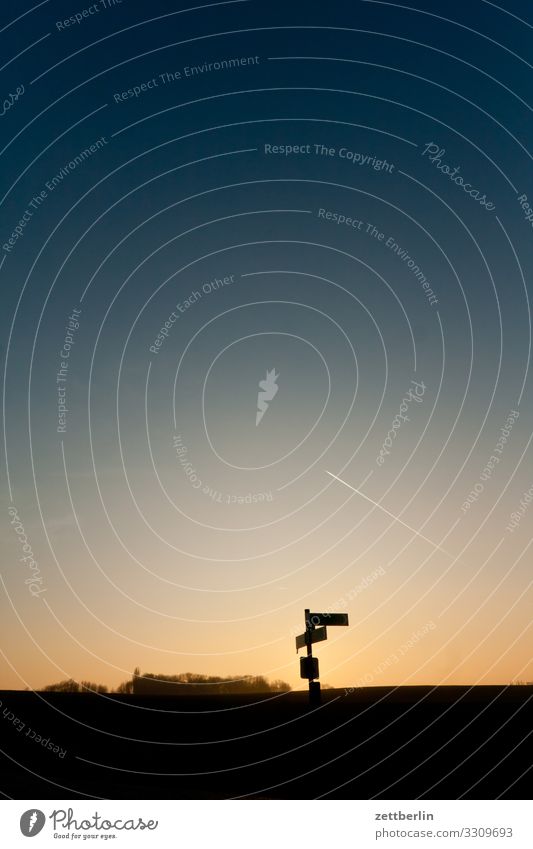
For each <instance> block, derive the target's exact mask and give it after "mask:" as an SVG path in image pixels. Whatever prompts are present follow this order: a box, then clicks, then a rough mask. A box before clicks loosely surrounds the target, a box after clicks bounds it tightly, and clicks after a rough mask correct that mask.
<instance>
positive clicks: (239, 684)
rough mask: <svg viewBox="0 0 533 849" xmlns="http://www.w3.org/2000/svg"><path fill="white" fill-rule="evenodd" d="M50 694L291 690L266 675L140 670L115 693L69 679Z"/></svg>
mask: <svg viewBox="0 0 533 849" xmlns="http://www.w3.org/2000/svg"><path fill="white" fill-rule="evenodd" d="M42 689H43V691H44V692H46V693H101V694H102V693H109V692H115V693H122V694H130V693H137V694H139V693H156V692H159V693H191V692H195V693H197V694H202V695H203V694H205V695H207V694H211V693H284V692H288V691H289V690H290V689H291V688H290V685H289V684H287V683H286V681H281V680H280V679H276V680H275V681H269V680H268V679H267V678H265V677H264V676H263V675H243V676H242V677H241V678H234V677H231V676H226V677H224V676H220V675H201V674H198V673H196V672H181V673H180V674H179V675H163V674H157V675H156V674H154V673H152V672H147V673H145V674H144V675H141V671H140V669H139V667H136V668H135V669H134V671H133V676H132V678H131V679H130V680H128V681H123V682H122V683H121V684H119V685H118V687H117V688H116V689H115V690H109V688H108V687H106V686H105V685H104V684H96V683H94V682H92V681H79V682H78V681H74V680H73V679H72V678H68V679H67V680H66V681H59V682H58V683H57V684H48V686H46V687H43V688H42Z"/></svg>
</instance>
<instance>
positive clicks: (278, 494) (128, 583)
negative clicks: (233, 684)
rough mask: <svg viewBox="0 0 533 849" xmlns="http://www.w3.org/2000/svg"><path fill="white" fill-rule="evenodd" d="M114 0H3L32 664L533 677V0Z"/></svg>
mask: <svg viewBox="0 0 533 849" xmlns="http://www.w3.org/2000/svg"><path fill="white" fill-rule="evenodd" d="M82 5H83V4H73V3H71V2H66V1H65V2H45V3H42V4H40V5H39V6H38V7H36V8H35V10H34V11H30V10H31V5H30V4H29V3H27V2H26V0H24V2H23V3H22V5H20V4H16V6H15V4H11V3H8V4H6V6H3V7H2V10H1V11H0V39H2V45H3V56H5V57H6V61H7V59H10V60H11V59H12V61H11V62H10V63H8V65H7V66H6V65H4V68H3V69H2V71H1V73H2V82H3V86H2V91H3V92H4V95H2V98H1V99H2V100H4V97H5V98H9V95H11V94H13V95H14V94H15V92H16V91H17V88H19V89H20V87H21V86H22V88H23V91H22V92H20V93H19V95H18V97H16V98H15V97H13V98H11V99H9V101H8V102H9V103H10V104H11V105H9V107H8V108H6V103H5V102H4V114H3V115H2V117H1V119H0V141H1V150H0V154H1V157H2V169H1V177H0V179H1V184H2V185H1V190H2V192H1V193H2V218H1V222H2V223H1V234H0V243H1V245H2V247H1V250H0V279H1V283H2V288H1V291H2V299H3V301H4V305H3V306H4V309H3V310H2V316H1V318H0V322H1V338H2V349H1V350H2V362H3V366H4V368H3V371H2V374H3V378H4V384H3V386H4V390H3V397H4V402H5V407H4V422H5V426H4V438H3V449H2V461H1V462H2V480H3V481H4V482H5V486H4V487H3V508H2V509H3V522H2V523H1V525H0V545H1V561H0V564H1V569H0V605H1V616H0V645H1V648H2V654H1V655H0V688H14V689H24V688H25V687H29V688H34V687H40V686H43V685H45V684H48V683H51V682H52V681H58V680H61V679H64V678H70V677H73V678H76V679H78V680H79V679H81V678H84V679H89V680H93V681H98V682H101V683H104V684H107V685H109V686H115V685H117V684H118V683H119V682H120V681H123V680H125V679H126V678H128V677H130V676H131V673H132V670H133V668H134V667H136V666H139V667H140V668H141V670H143V671H146V672H161V673H167V674H173V673H178V672H185V671H194V672H202V673H208V674H218V675H235V676H239V675H242V674H245V673H252V674H262V675H265V676H267V677H268V678H271V679H274V678H281V679H283V680H285V681H287V682H289V683H290V684H291V686H292V687H293V688H300V687H302V686H304V684H305V682H302V681H301V679H300V678H299V665H298V661H297V657H296V652H295V646H294V637H295V635H296V634H297V633H300V632H301V631H302V630H303V627H304V609H305V608H310V609H311V610H313V611H323V610H324V611H328V610H338V611H343V612H347V613H348V614H349V618H350V626H349V627H348V628H330V629H329V634H328V641H327V642H323V643H321V644H320V645H319V646H318V647H317V651H316V654H317V656H318V657H319V659H320V670H321V675H320V680H321V681H322V683H323V685H324V684H329V685H331V686H335V687H350V686H356V685H357V684H361V682H363V681H364V682H365V683H366V684H369V685H375V686H381V685H396V684H398V685H401V684H426V683H429V684H476V683H504V684H505V683H509V682H511V681H513V680H517V679H519V680H528V681H531V680H533V660H532V651H531V646H532V636H533V634H532V629H531V621H532V609H533V606H532V591H531V559H532V552H531V541H532V533H531V528H532V519H533V506H531V504H532V503H533V471H532V470H533V463H532V455H533V451H532V448H531V439H532V436H533V428H532V425H533V405H532V398H533V392H532V389H533V380H532V377H531V372H530V368H529V367H530V355H531V316H530V301H529V298H530V297H531V280H532V267H533V263H532V253H531V237H532V224H533V214H531V210H532V209H533V180H532V179H531V173H532V171H531V154H530V153H529V152H528V149H527V147H528V141H529V139H530V138H531V111H530V107H529V105H528V100H529V99H530V90H529V87H528V85H527V77H526V70H527V62H526V57H527V56H528V53H529V52H530V49H531V41H530V33H531V29H530V27H529V28H528V26H526V25H525V24H524V23H523V22H522V21H521V18H524V17H525V16H526V12H527V9H526V6H525V4H523V3H521V2H519V0H511V2H509V3H506V4H505V10H503V9H498V7H497V6H496V5H494V4H492V3H488V2H483V0H475V2H472V3H468V4H466V3H459V2H452V3H449V4H446V6H445V7H439V9H437V7H434V6H433V4H427V3H426V4H424V3H423V2H422V0H417V7H418V11H417V8H415V6H411V7H409V8H407V7H404V6H402V7H397V6H395V4H392V3H381V2H373V0H370V1H369V2H356V3H354V4H346V3H342V2H340V0H338V2H337V0H335V2H331V3H328V4H320V3H316V4H306V3H300V2H297V3H291V4H287V3H280V2H273V3H268V4H265V3H261V2H259V0H237V2H227V3H215V4H210V5H208V6H207V8H203V7H202V9H201V10H197V11H194V10H193V11H187V9H189V6H186V5H185V4H181V3H178V4H176V3H171V2H166V0H154V2H153V3H151V4H149V7H146V6H145V4H136V3H132V2H130V3H127V2H126V0H124V2H123V3H122V4H117V5H113V4H111V5H110V7H109V8H106V7H105V4H104V5H103V6H102V5H100V6H99V7H98V12H94V13H90V14H89V13H88V15H87V16H85V17H82V20H81V21H77V20H76V18H75V17H74V23H72V22H70V23H69V24H68V25H65V24H64V21H66V20H68V19H69V17H70V16H73V15H75V13H76V12H81V6H82ZM199 5H200V4H199ZM86 8H89V4H88V5H87V6H86ZM430 8H431V10H432V12H429V11H428V10H429V9H430ZM26 11H27V12H28V14H26V15H24V16H22V17H21V18H20V19H19V20H17V21H14V19H15V18H17V17H18V15H20V14H21V13H22V12H26ZM437 12H438V14H437ZM13 21H14V22H13ZM61 22H63V26H58V23H61ZM30 46H31V47H30ZM230 60H232V61H231V62H230ZM235 60H238V61H235ZM201 68H203V70H200V69H201ZM191 69H193V70H191ZM129 92H131V94H130V93H129ZM99 140H100V141H99ZM98 142H99V143H98ZM454 169H456V171H455V172H454ZM458 175H460V176H461V177H462V178H463V180H462V181H459V180H457V179H456V178H457V176H458ZM465 184H467V186H468V187H469V188H467V187H466V186H465ZM50 186H51V188H50ZM35 198H37V200H35ZM524 198H526V199H525V200H524ZM527 204H530V205H531V207H530V208H529V218H530V220H528V207H527ZM24 216H26V217H24ZM16 228H18V230H17V229H16ZM10 239H11V242H10V241H9V240H10ZM429 292H431V293H432V295H430V294H428V293H429ZM271 370H275V381H276V385H277V392H276V393H275V394H274V396H273V397H272V399H271V400H268V401H267V402H266V403H267V408H266V411H265V412H264V415H263V417H262V418H261V420H260V422H259V424H256V413H257V409H258V407H257V404H258V393H259V392H260V391H262V390H261V388H260V387H259V382H260V381H265V380H266V378H267V372H270V371H271ZM267 386H268V384H267ZM267 394H268V391H267ZM61 405H62V406H63V408H64V407H66V410H64V409H62V408H61ZM339 479H340V480H339ZM469 496H470V499H469ZM24 546H27V548H25V547H24ZM23 557H26V558H27V559H26V560H24V559H21V558H23Z"/></svg>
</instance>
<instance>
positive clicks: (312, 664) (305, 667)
mask: <svg viewBox="0 0 533 849" xmlns="http://www.w3.org/2000/svg"><path fill="white" fill-rule="evenodd" d="M300 678H309V680H311V679H312V678H318V657H301V658H300Z"/></svg>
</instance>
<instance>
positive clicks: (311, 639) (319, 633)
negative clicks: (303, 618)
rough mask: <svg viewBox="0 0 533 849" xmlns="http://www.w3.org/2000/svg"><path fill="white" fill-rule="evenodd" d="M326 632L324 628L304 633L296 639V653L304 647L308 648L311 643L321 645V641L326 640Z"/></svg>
mask: <svg viewBox="0 0 533 849" xmlns="http://www.w3.org/2000/svg"><path fill="white" fill-rule="evenodd" d="M327 638H328V632H327V630H326V628H314V629H313V630H309V631H306V632H305V633H304V634H300V635H299V636H298V637H296V651H299V650H300V649H303V647H304V646H309V645H311V643H321V642H322V640H327Z"/></svg>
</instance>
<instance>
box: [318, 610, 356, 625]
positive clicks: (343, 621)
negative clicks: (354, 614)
mask: <svg viewBox="0 0 533 849" xmlns="http://www.w3.org/2000/svg"><path fill="white" fill-rule="evenodd" d="M309 621H310V623H311V625H348V624H349V623H348V614H347V613H310V614H309Z"/></svg>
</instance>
